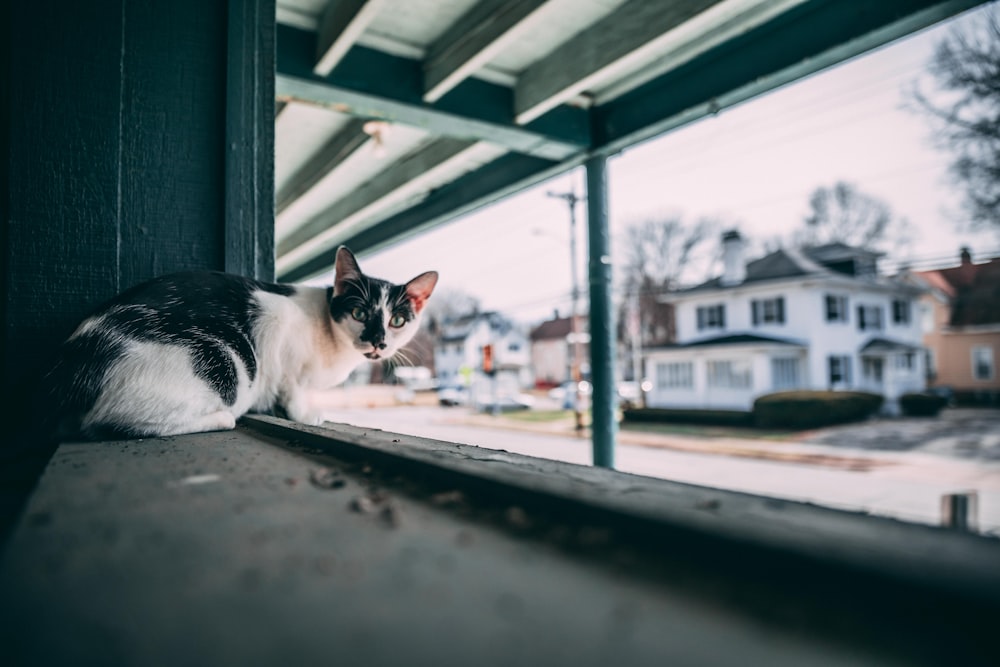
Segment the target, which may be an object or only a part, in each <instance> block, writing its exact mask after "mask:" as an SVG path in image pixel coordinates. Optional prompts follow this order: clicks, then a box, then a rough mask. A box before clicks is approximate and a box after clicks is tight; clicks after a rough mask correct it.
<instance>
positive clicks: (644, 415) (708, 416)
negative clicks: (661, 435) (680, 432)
mask: <svg viewBox="0 0 1000 667" xmlns="http://www.w3.org/2000/svg"><path fill="white" fill-rule="evenodd" d="M622 420H623V421H626V422H632V423H636V422H669V423H673V424H707V425H710V426H752V425H753V415H752V414H750V413H749V412H739V411H737V410H695V409H690V410H689V409H672V408H635V409H629V410H624V411H622Z"/></svg>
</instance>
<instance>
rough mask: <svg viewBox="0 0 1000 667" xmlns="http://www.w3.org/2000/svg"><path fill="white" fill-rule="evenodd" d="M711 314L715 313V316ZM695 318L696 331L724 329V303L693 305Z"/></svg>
mask: <svg viewBox="0 0 1000 667" xmlns="http://www.w3.org/2000/svg"><path fill="white" fill-rule="evenodd" d="M712 315H717V317H711V316H712ZM695 320H696V324H697V327H698V331H705V330H706V329H721V330H725V328H726V304H724V303H715V304H712V305H706V306H695Z"/></svg>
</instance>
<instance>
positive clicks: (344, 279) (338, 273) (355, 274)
mask: <svg viewBox="0 0 1000 667" xmlns="http://www.w3.org/2000/svg"><path fill="white" fill-rule="evenodd" d="M333 273H334V277H333V293H334V294H335V295H338V294H343V293H344V289H345V288H346V287H347V284H348V283H351V282H357V281H359V280H361V269H360V268H359V267H358V260H356V259H354V253H352V252H351V251H350V250H348V249H347V246H343V245H342V246H340V247H339V248H337V259H336V260H335V262H334V265H333Z"/></svg>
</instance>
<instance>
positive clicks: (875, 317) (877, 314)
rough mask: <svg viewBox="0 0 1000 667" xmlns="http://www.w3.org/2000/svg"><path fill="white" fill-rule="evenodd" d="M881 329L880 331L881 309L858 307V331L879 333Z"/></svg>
mask: <svg viewBox="0 0 1000 667" xmlns="http://www.w3.org/2000/svg"><path fill="white" fill-rule="evenodd" d="M881 329H882V307H881V306H858V330H859V331H872V330H875V331H881Z"/></svg>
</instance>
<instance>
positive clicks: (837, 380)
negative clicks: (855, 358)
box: [827, 356, 851, 387]
mask: <svg viewBox="0 0 1000 667" xmlns="http://www.w3.org/2000/svg"><path fill="white" fill-rule="evenodd" d="M827 361H828V364H829V367H830V386H831V387H833V386H836V385H845V386H850V384H851V358H850V357H847V356H832V357H829V358H828V359H827Z"/></svg>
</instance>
